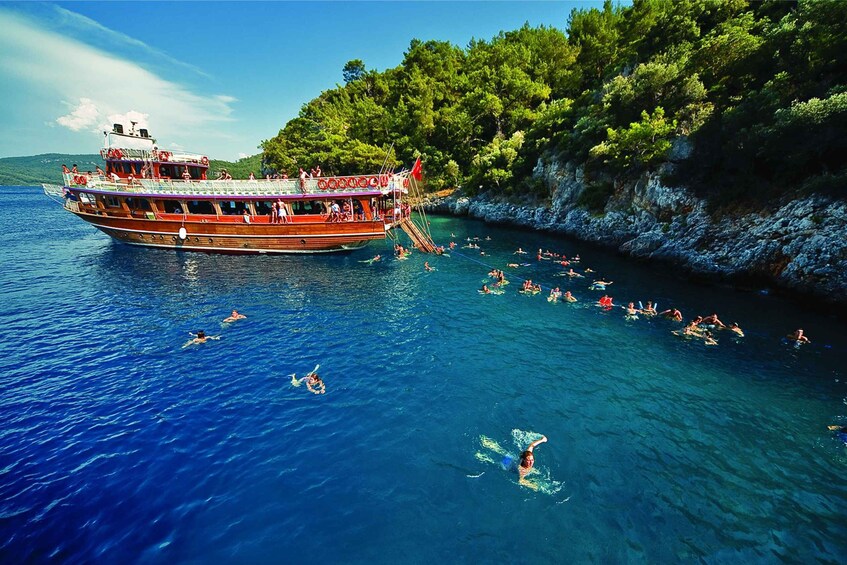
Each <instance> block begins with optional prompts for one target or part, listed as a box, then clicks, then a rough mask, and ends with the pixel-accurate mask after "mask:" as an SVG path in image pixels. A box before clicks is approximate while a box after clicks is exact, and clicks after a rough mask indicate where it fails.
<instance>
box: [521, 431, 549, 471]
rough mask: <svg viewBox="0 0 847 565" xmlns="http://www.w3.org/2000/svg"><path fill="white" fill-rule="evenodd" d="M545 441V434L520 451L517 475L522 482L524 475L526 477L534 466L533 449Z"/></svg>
mask: <svg viewBox="0 0 847 565" xmlns="http://www.w3.org/2000/svg"><path fill="white" fill-rule="evenodd" d="M546 442H547V436H541V439H537V440H535V441H534V442H532V443H530V444H529V446H527V448H526V449H525V450H524V451H522V452H521V455H520V459H519V461H518V476H519V477H520V478H519V480H520V482H523V480H524V477H526V476H527V475H528V474H529V473H530V472H531V471H532V468H533V467H534V466H535V454H534V453H533V450H534V449H535V448H536V447H538V446H539V445H541V444H542V443H546Z"/></svg>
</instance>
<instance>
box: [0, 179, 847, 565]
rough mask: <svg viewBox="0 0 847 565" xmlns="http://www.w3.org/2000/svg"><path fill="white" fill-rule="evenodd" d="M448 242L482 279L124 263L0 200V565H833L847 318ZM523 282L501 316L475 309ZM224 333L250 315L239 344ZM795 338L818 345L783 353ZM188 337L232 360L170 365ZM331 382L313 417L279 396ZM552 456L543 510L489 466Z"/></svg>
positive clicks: (516, 241) (375, 248)
mask: <svg viewBox="0 0 847 565" xmlns="http://www.w3.org/2000/svg"><path fill="white" fill-rule="evenodd" d="M431 221H432V230H433V233H434V235H435V239H436V240H437V241H439V242H443V243H448V242H449V241H450V239H451V237H450V234H451V233H454V234H455V236H456V237H455V240H456V241H457V242H459V244H460V245H467V242H466V241H464V240H465V239H466V238H467V237H480V238H481V241H479V242H478V243H479V245H480V246H481V247H482V250H484V251H485V255H480V252H479V251H478V250H474V249H456V250H455V252H453V253H452V254H451V256H450V257H432V256H429V257H426V256H423V255H420V254H413V255H412V256H411V257H410V258H409V259H408V260H406V261H397V260H394V259H392V258H390V257H391V248H390V242H375V243H372V244H371V245H370V246H369V247H367V248H365V249H363V250H360V251H357V252H354V253H351V254H347V255H332V256H298V257H294V256H292V257H268V256H261V257H233V256H215V255H203V254H183V253H173V252H167V251H157V250H145V249H138V248H130V247H126V246H121V245H118V244H114V243H112V241H111V240H110V239H109V238H107V237H106V236H105V235H103V234H101V233H100V232H98V231H96V230H95V229H93V228H92V227H90V226H88V225H86V224H84V223H83V222H81V221H79V220H78V219H77V218H75V217H73V216H72V215H70V214H67V213H65V212H63V211H62V210H61V209H60V208H59V207H58V206H57V205H55V204H54V203H52V202H51V201H50V200H49V199H47V198H46V197H45V196H43V195H42V194H41V193H40V192H39V191H38V190H37V189H35V188H18V187H6V188H3V189H2V190H0V246H2V249H3V253H2V255H0V257H2V268H0V292H2V297H3V299H2V301H0V319H2V325H3V338H2V340H0V418H2V427H0V561H2V562H6V563H13V562H22V561H44V560H58V561H72V562H92V561H94V562H107V563H127V562H143V563H173V562H194V563H214V562H231V561H236V562H242V563H263V562H264V563H271V562H291V561H295V562H321V563H331V562H359V563H362V562H369V561H376V562H382V563H392V562H408V561H414V562H436V561H446V562H456V561H468V562H480V561H482V562H524V561H527V562H528V561H530V560H532V561H541V562H577V561H593V562H604V563H612V562H625V561H629V562H650V563H658V562H676V561H695V560H704V561H706V562H709V563H750V562H763V561H764V562H768V561H774V560H783V561H791V562H811V561H813V560H820V561H825V562H833V563H836V562H844V560H845V557H847V541H845V535H847V523H845V521H844V516H845V514H847V487H846V486H845V480H844V476H845V465H847V455H845V446H844V445H843V444H842V443H841V442H840V441H839V440H838V439H836V438H834V437H833V436H832V435H831V433H830V432H829V431H828V430H827V429H826V426H827V424H832V423H844V424H845V425H847V408H845V402H844V398H845V388H846V387H845V383H844V378H845V377H844V368H843V366H844V361H845V359H847V355H845V352H847V332H846V331H845V325H844V324H843V321H840V320H838V319H836V318H834V317H828V316H826V315H824V314H823V313H819V312H810V311H808V310H807V309H805V308H803V307H801V306H799V305H798V304H795V303H792V302H789V301H786V300H784V299H781V298H777V297H774V296H768V295H764V294H761V293H756V292H748V293H741V292H736V291H733V290H731V289H727V288H721V287H709V286H698V285H693V284H691V283H688V282H685V281H683V280H682V279H679V278H676V277H675V276H674V275H673V273H672V269H671V268H669V267H666V266H661V267H653V266H650V265H644V264H636V263H633V262H629V261H625V260H622V259H619V258H617V257H614V256H612V255H609V254H607V253H605V252H603V251H601V250H598V249H595V248H591V247H588V246H585V245H582V244H579V243H576V242H573V241H569V240H563V239H559V238H556V237H554V236H550V235H545V234H534V233H529V232H522V231H516V230H511V229H506V228H502V227H496V226H489V225H485V224H482V223H479V222H473V221H467V220H461V219H454V218H442V217H435V218H431ZM486 236H488V237H491V240H490V241H486V240H485V239H484V238H485V237H486ZM519 246H521V247H523V248H524V249H528V250H531V251H534V250H536V249H537V248H539V247H541V248H544V249H551V250H554V251H557V252H563V253H565V254H567V255H572V254H574V253H580V254H581V255H582V264H581V265H580V266H577V270H579V271H581V270H582V269H583V268H585V267H586V266H590V267H591V268H593V269H595V270H596V271H597V275H598V276H602V277H605V278H606V279H607V280H613V281H614V284H613V285H612V286H610V287H609V294H611V295H612V296H614V298H615V301H616V303H621V302H626V301H628V300H636V301H637V300H643V301H646V300H647V299H653V300H656V301H658V304H659V307H660V309H663V308H666V307H670V306H672V305H673V306H676V307H678V308H680V309H681V310H682V312H683V313H684V314H685V315H686V317H692V316H694V315H695V314H697V313H700V314H708V313H711V312H712V311H715V312H717V313H718V314H719V315H720V316H721V317H722V318H723V319H724V321H727V322H729V321H738V322H739V323H740V324H741V326H742V327H743V328H744V330H745V331H746V333H747V337H745V338H744V339H736V340H734V339H731V338H730V337H729V336H728V335H726V334H725V333H724V332H721V333H719V334H718V340H719V342H720V343H719V345H718V346H715V347H706V346H705V345H703V344H702V343H701V342H698V341H686V340H683V339H681V338H678V337H676V336H674V335H672V334H671V330H673V329H677V328H678V327H679V325H677V324H674V323H672V322H669V321H666V320H656V319H654V320H648V319H644V318H641V319H638V320H633V321H626V320H624V316H623V312H622V310H620V309H617V308H616V309H613V310H611V311H608V312H603V311H602V310H600V309H599V308H597V307H594V306H593V305H591V303H592V302H593V301H596V299H597V298H598V296H599V295H600V293H598V292H595V291H590V290H588V288H587V287H588V282H586V280H585V279H579V280H576V281H570V280H569V279H566V278H564V277H556V276H554V275H555V274H556V273H558V272H559V271H560V270H561V268H560V267H558V266H556V265H553V264H552V262H551V261H541V262H538V261H536V260H535V258H534V256H533V255H532V254H530V255H527V256H516V255H513V254H512V252H513V251H514V250H515V249H517V248H518V247H519ZM376 253H381V254H382V255H383V257H385V259H384V260H383V261H381V262H378V263H374V264H368V263H364V262H363V261H365V260H367V259H368V258H370V257H372V256H373V255H375V254H376ZM518 257H520V259H519V262H526V263H529V266H525V267H521V268H519V269H517V270H515V269H506V270H507V276H508V277H509V278H510V279H511V281H512V284H511V285H509V286H508V287H506V289H507V292H506V293H505V294H502V295H481V294H479V293H478V292H477V289H478V288H479V287H480V286H481V284H482V281H483V279H485V278H486V274H487V272H488V270H489V268H490V267H491V266H497V267H504V266H505V264H506V263H509V262H512V261H515V260H517V259H518ZM425 260H429V261H430V263H431V264H432V265H433V266H434V267H435V268H436V269H437V270H436V271H435V272H426V271H425V270H424V268H423V263H424V261H425ZM520 277H528V278H532V279H533V280H536V281H539V282H541V283H542V285H544V288H545V291H544V293H543V294H541V295H538V296H524V295H521V294H518V293H517V290H518V288H519V283H520ZM551 284H555V285H561V286H562V288H563V289H565V288H569V289H570V290H572V292H573V293H574V294H575V295H576V296H577V297H578V298H579V300H580V302H579V303H577V304H573V305H571V304H561V303H550V302H548V301H547V300H546V298H545V296H546V293H547V292H548V291H549V288H550V285H551ZM233 308H237V309H238V310H239V311H241V312H243V313H244V314H246V315H247V316H248V318H247V319H246V320H242V321H239V322H236V323H234V324H229V325H227V324H222V323H221V320H222V319H223V318H224V317H226V316H227V315H228V313H229V311H230V310H232V309H233ZM800 326H802V327H803V328H804V329H805V330H806V332H807V334H808V335H810V336H811V338H812V340H813V343H812V344H811V345H809V346H804V347H802V348H799V349H798V348H794V347H792V346H790V345H788V344H786V343H784V342H783V341H781V338H782V337H783V336H784V335H785V334H786V333H788V332H790V331H793V330H794V329H795V328H797V327H800ZM199 329H203V330H205V331H206V333H207V334H211V335H219V336H221V337H220V340H217V341H210V342H208V343H206V344H203V345H195V346H190V347H186V348H183V347H182V346H183V344H184V343H185V342H186V340H187V339H188V338H189V337H190V336H189V334H188V332H190V331H196V330H199ZM316 364H320V371H319V372H320V373H321V375H322V376H323V378H324V381H325V383H326V387H327V393H326V394H325V395H323V396H316V395H312V394H310V393H309V392H308V390H306V388H305V387H293V386H292V385H291V376H290V375H291V373H297V374H298V376H301V375H304V374H305V373H307V372H308V371H309V370H310V369H312V368H313V367H314V366H315V365H316ZM539 433H543V434H546V436H547V437H548V438H549V442H548V443H546V444H543V445H541V446H540V447H539V448H538V449H537V450H536V454H537V467H538V473H537V474H535V475H534V482H535V484H536V486H538V487H539V490H537V491H536V490H532V489H529V488H526V487H522V486H519V485H518V482H517V476H516V475H514V474H513V473H510V472H507V471H505V470H503V466H502V464H501V463H502V460H503V456H504V455H512V456H514V455H515V454H516V453H517V452H518V451H519V448H521V447H522V445H520V444H523V443H525V442H528V441H530V440H531V439H532V438H534V437H537V435H536V434H539Z"/></svg>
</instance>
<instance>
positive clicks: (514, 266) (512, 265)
mask: <svg viewBox="0 0 847 565" xmlns="http://www.w3.org/2000/svg"><path fill="white" fill-rule="evenodd" d="M506 266H507V267H511V268H512V269H517V268H518V267H520V265H518V264H517V263H506Z"/></svg>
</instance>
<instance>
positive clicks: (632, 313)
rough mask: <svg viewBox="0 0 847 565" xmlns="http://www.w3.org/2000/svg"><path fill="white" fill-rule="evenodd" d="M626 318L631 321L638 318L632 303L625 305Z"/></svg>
mask: <svg viewBox="0 0 847 565" xmlns="http://www.w3.org/2000/svg"><path fill="white" fill-rule="evenodd" d="M626 316H627V318H631V319H633V320H635V319H637V318H638V310H637V309H636V308H635V303H634V302H630V303H629V304H627V305H626Z"/></svg>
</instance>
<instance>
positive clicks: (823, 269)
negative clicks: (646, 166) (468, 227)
mask: <svg viewBox="0 0 847 565" xmlns="http://www.w3.org/2000/svg"><path fill="white" fill-rule="evenodd" d="M533 176H534V177H535V178H536V179H540V180H541V181H543V182H545V183H546V184H547V186H549V187H551V188H552V189H553V190H552V194H553V196H552V201H551V204H550V205H549V206H540V207H537V206H522V205H517V204H514V203H510V202H506V201H503V200H499V199H496V198H494V197H492V196H490V194H482V195H480V196H477V197H475V198H466V197H462V196H460V195H459V196H457V195H455V194H454V195H452V196H450V197H447V198H442V199H439V200H434V201H430V202H429V203H427V204H425V208H426V209H427V210H428V211H429V212H432V213H436V214H438V213H440V214H450V215H457V216H469V217H472V218H477V219H481V220H484V221H486V222H491V223H499V224H508V225H513V226H519V227H525V228H529V229H534V230H541V231H548V232H552V233H560V234H565V235H567V236H570V237H573V238H575V239H577V240H581V241H587V242H592V243H595V244H599V245H601V246H603V247H607V248H611V249H614V250H617V251H618V252H620V253H622V254H624V255H628V256H631V257H635V258H641V259H650V260H660V261H665V262H669V263H671V264H674V265H677V266H679V267H681V268H683V269H685V270H686V271H687V272H688V273H690V274H692V275H695V276H701V277H707V278H710V279H713V280H724V281H757V282H759V283H762V284H768V285H772V286H773V287H774V288H776V289H778V290H783V291H792V292H794V293H801V294H803V295H808V296H812V297H815V298H817V299H824V300H825V301H826V302H828V303H832V304H837V305H838V306H839V307H847V202H845V201H843V200H839V199H836V198H832V197H826V196H819V195H816V196H809V197H805V198H800V199H793V200H787V201H784V202H775V203H773V204H772V205H771V206H770V207H768V209H767V210H762V211H759V212H756V213H746V214H740V215H734V216H729V215H724V216H722V217H719V218H716V217H713V216H711V215H710V214H709V213H708V211H707V206H706V201H705V200H703V199H701V198H698V197H697V196H695V195H694V194H693V193H692V192H691V191H690V190H688V189H686V188H683V187H671V186H665V185H663V184H662V182H661V180H660V178H661V177H660V175H659V174H653V175H650V176H647V177H644V178H642V179H641V180H639V181H638V182H634V183H629V184H625V185H621V186H618V187H616V189H615V192H614V195H613V196H612V198H611V199H610V200H609V202H608V204H607V205H606V207H605V209H604V210H603V211H602V213H597V214H593V213H591V212H589V211H588V210H586V209H585V208H583V207H580V206H578V205H577V202H578V201H579V197H580V195H581V194H582V192H583V191H584V190H585V188H586V186H585V183H584V181H583V175H582V170H581V168H580V167H575V166H573V165H570V164H568V165H562V164H559V163H557V162H555V161H551V162H546V163H545V162H542V161H539V163H538V165H537V166H536V168H535V170H534V171H533ZM839 309H841V308H839Z"/></svg>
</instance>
